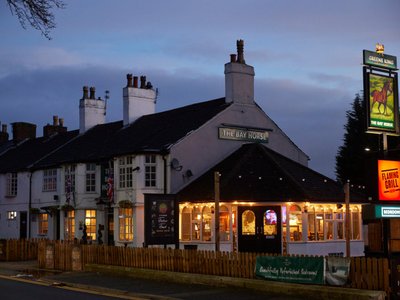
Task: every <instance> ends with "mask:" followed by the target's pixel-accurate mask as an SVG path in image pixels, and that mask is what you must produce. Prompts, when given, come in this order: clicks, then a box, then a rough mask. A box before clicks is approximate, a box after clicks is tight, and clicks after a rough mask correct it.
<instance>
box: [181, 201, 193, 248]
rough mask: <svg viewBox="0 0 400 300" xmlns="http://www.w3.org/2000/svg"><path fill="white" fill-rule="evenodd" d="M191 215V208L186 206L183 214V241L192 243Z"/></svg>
mask: <svg viewBox="0 0 400 300" xmlns="http://www.w3.org/2000/svg"><path fill="white" fill-rule="evenodd" d="M190 225H191V215H190V208H189V207H187V206H185V207H184V208H183V209H182V214H181V239H182V241H190V228H191V226H190Z"/></svg>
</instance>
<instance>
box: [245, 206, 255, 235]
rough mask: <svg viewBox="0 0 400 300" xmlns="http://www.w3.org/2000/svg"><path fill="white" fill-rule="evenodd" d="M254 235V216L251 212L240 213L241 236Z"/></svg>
mask: <svg viewBox="0 0 400 300" xmlns="http://www.w3.org/2000/svg"><path fill="white" fill-rule="evenodd" d="M255 234H256V216H255V214H254V212H252V211H251V210H245V211H244V212H243V213H242V235H255Z"/></svg>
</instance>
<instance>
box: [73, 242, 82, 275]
mask: <svg viewBox="0 0 400 300" xmlns="http://www.w3.org/2000/svg"><path fill="white" fill-rule="evenodd" d="M72 271H82V252H81V247H80V246H78V245H75V246H74V247H72Z"/></svg>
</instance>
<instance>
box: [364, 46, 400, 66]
mask: <svg viewBox="0 0 400 300" xmlns="http://www.w3.org/2000/svg"><path fill="white" fill-rule="evenodd" d="M363 54H364V65H370V66H374V67H379V68H384V69H390V70H397V57H396V56H392V55H387V54H380V53H376V52H373V51H368V50H364V51H363Z"/></svg>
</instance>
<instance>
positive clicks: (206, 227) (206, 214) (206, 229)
mask: <svg viewBox="0 0 400 300" xmlns="http://www.w3.org/2000/svg"><path fill="white" fill-rule="evenodd" d="M202 231H203V232H202V234H203V241H211V209H210V208H209V207H208V206H205V207H204V208H203V218H202Z"/></svg>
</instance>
